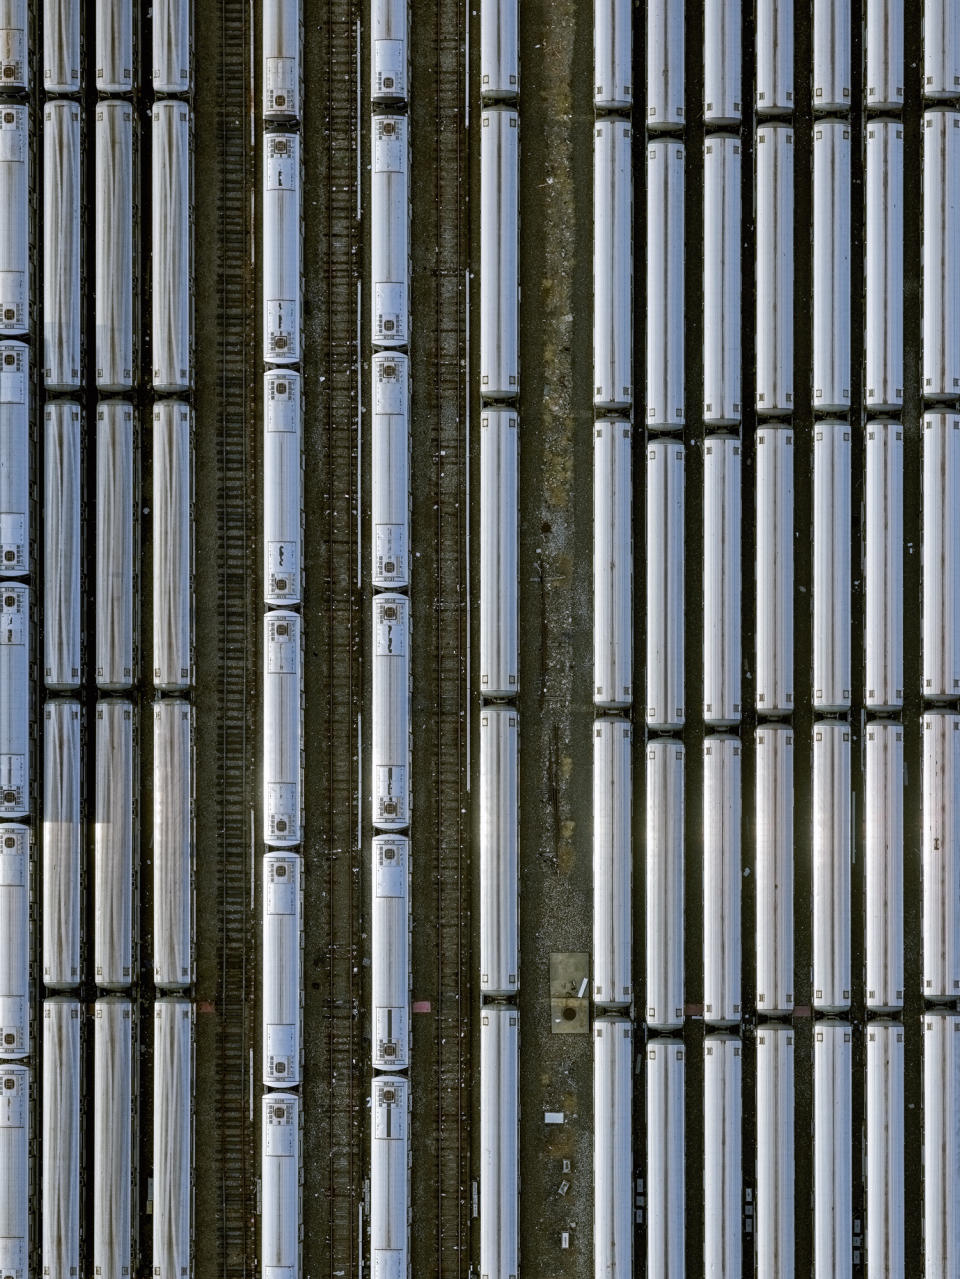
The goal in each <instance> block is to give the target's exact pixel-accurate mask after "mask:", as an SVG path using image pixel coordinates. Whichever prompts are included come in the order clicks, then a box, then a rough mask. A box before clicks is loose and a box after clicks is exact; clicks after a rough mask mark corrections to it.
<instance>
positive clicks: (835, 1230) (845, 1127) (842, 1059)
mask: <svg viewBox="0 0 960 1279" xmlns="http://www.w3.org/2000/svg"><path fill="white" fill-rule="evenodd" d="M852 1052H853V1030H852V1029H851V1027H850V1025H849V1024H848V1023H847V1022H843V1021H834V1020H832V1019H829V1020H827V1021H818V1022H817V1023H816V1025H815V1027H814V1032H813V1256H814V1274H818V1275H849V1274H850V1257H851V1252H852V1249H853V1168H852V1162H853V1160H852V1151H853V1140H852V1138H853V1062H852ZM881 1273H882V1271H881Z"/></svg>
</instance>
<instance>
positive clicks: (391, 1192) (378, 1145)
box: [370, 1075, 410, 1279]
mask: <svg viewBox="0 0 960 1279" xmlns="http://www.w3.org/2000/svg"><path fill="white" fill-rule="evenodd" d="M371 1093H372V1096H371V1104H370V1259H371V1273H372V1274H373V1275H374V1276H376V1277H377V1279H404V1276H406V1275H407V1274H408V1272H409V1256H410V1169H409V1163H410V1083H409V1081H408V1080H406V1079H404V1078H403V1077H402V1076H400V1075H375V1076H374V1078H373V1080H372V1081H371Z"/></svg>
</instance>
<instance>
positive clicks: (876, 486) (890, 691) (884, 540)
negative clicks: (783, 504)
mask: <svg viewBox="0 0 960 1279" xmlns="http://www.w3.org/2000/svg"><path fill="white" fill-rule="evenodd" d="M864 435H865V437H866V440H865V448H864V452H865V455H866V459H865V461H866V465H865V470H866V486H865V487H866V500H865V502H864V557H863V567H864V573H863V576H864V618H863V641H864V670H863V682H864V697H863V700H864V705H865V706H867V707H868V708H869V709H870V710H872V711H897V710H899V709H900V707H901V706H902V705H903V427H902V425H901V424H900V423H899V422H883V421H880V422H876V421H874V422H869V423H867V426H866V430H865V432H864Z"/></svg>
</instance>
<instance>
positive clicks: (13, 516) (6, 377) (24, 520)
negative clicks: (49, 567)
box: [0, 342, 32, 577]
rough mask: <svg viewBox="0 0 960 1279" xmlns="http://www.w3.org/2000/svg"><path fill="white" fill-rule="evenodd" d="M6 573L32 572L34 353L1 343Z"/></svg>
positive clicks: (1, 534)
mask: <svg viewBox="0 0 960 1279" xmlns="http://www.w3.org/2000/svg"><path fill="white" fill-rule="evenodd" d="M0 438H2V440H3V461H2V465H0V511H2V512H3V518H2V521H0V560H2V562H0V573H2V574H3V575H4V576H6V577H24V576H26V575H27V574H28V573H29V572H30V552H31V549H32V548H31V541H32V537H31V532H32V529H31V520H30V461H31V456H30V454H31V449H30V445H31V430H30V348H29V347H28V346H27V345H26V344H25V343H23V342H0Z"/></svg>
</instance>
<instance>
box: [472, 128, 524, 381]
mask: <svg viewBox="0 0 960 1279" xmlns="http://www.w3.org/2000/svg"><path fill="white" fill-rule="evenodd" d="M519 183H520V116H519V114H518V112H517V111H516V109H515V108H513V107H509V106H497V107H485V108H484V110H483V111H482V112H481V114H480V395H481V398H484V399H488V400H510V399H513V398H514V397H516V396H517V395H519V393H520V341H519V318H520V279H519V267H518V259H519V250H520V192H519Z"/></svg>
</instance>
